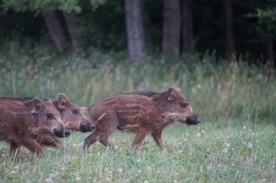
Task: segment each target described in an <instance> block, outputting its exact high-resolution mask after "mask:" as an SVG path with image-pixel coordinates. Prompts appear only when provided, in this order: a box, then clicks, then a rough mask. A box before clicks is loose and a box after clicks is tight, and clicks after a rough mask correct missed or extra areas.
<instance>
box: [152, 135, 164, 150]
mask: <svg viewBox="0 0 276 183" xmlns="http://www.w3.org/2000/svg"><path fill="white" fill-rule="evenodd" d="M151 135H152V137H153V139H154V141H155V142H156V144H157V145H158V146H159V148H160V149H161V150H163V149H164V144H163V140H162V130H159V131H155V132H152V133H151Z"/></svg>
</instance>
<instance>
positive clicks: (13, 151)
mask: <svg viewBox="0 0 276 183" xmlns="http://www.w3.org/2000/svg"><path fill="white" fill-rule="evenodd" d="M19 150H20V146H19V145H18V143H17V142H15V141H14V140H11V141H10V156H11V157H13V156H15V157H16V156H17V155H18V154H19Z"/></svg>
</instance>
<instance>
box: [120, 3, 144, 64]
mask: <svg viewBox="0 0 276 183" xmlns="http://www.w3.org/2000/svg"><path fill="white" fill-rule="evenodd" d="M125 11H126V28H127V44H128V45H127V46H128V54H129V58H130V60H132V61H135V62H137V61H139V60H141V59H142V58H143V57H144V49H145V38H144V28H143V23H142V13H141V5H140V0H125Z"/></svg>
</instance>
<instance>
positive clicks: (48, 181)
mask: <svg viewBox="0 0 276 183" xmlns="http://www.w3.org/2000/svg"><path fill="white" fill-rule="evenodd" d="M45 182H46V183H53V181H52V179H45Z"/></svg>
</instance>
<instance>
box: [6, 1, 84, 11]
mask: <svg viewBox="0 0 276 183" xmlns="http://www.w3.org/2000/svg"><path fill="white" fill-rule="evenodd" d="M77 4H78V0H40V1H33V0H22V1H17V0H3V7H4V10H8V9H13V10H15V11H17V12H22V11H41V10H42V9H43V8H53V9H60V10H67V11H71V10H74V11H76V12H79V13H80V12H81V8H80V7H79V6H78V5H77Z"/></svg>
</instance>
